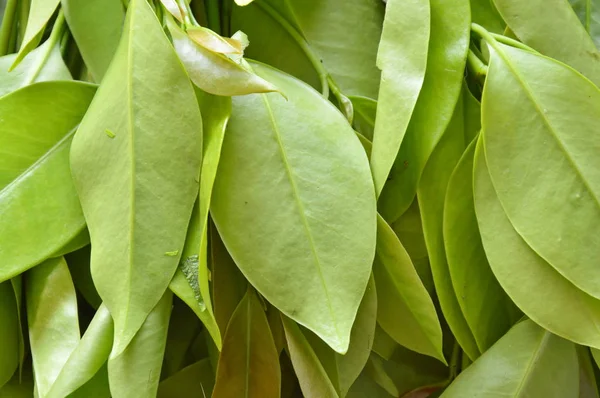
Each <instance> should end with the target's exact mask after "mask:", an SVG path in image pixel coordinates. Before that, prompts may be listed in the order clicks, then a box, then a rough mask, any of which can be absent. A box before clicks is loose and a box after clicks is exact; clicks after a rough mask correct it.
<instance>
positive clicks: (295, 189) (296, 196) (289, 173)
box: [261, 94, 340, 338]
mask: <svg viewBox="0 0 600 398" xmlns="http://www.w3.org/2000/svg"><path fill="white" fill-rule="evenodd" d="M261 96H262V98H263V102H264V103H265V107H266V108H267V112H268V114H269V121H270V122H271V125H272V126H273V133H274V135H275V139H276V140H277V146H278V148H279V150H280V154H281V158H282V161H283V164H284V166H285V171H286V174H287V177H288V180H289V182H290V185H291V187H292V191H293V196H294V200H295V202H296V206H297V207H298V212H299V213H300V218H301V219H302V224H303V226H304V230H305V232H306V236H307V237H308V240H309V243H310V248H311V252H312V254H313V258H314V262H315V266H316V269H317V274H318V276H319V279H320V281H321V285H322V288H323V290H324V292H325V296H326V299H327V307H328V309H329V313H330V316H331V319H332V320H333V326H334V328H335V332H336V336H337V337H338V338H339V337H340V331H339V328H338V324H337V319H336V317H335V312H334V311H333V306H332V303H331V298H330V296H329V290H328V289H327V284H326V282H325V277H324V276H323V270H322V267H321V262H320V260H319V256H318V254H317V251H316V248H315V242H314V240H313V236H312V232H311V230H310V226H309V225H308V220H307V219H306V214H305V212H304V206H303V205H302V202H301V200H300V195H299V194H298V187H297V186H296V182H295V180H294V177H293V174H292V170H291V166H290V164H289V162H288V159H287V154H286V151H285V148H284V147H283V142H282V140H281V133H280V132H279V128H278V127H277V122H276V121H275V116H274V115H273V110H272V108H271V104H270V103H269V99H268V98H267V95H266V94H262V95H261Z"/></svg>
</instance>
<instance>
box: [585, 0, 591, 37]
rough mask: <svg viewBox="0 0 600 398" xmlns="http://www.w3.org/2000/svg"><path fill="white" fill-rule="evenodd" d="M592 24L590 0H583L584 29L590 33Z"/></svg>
mask: <svg viewBox="0 0 600 398" xmlns="http://www.w3.org/2000/svg"><path fill="white" fill-rule="evenodd" d="M591 25H592V0H586V2H585V30H587V32H588V33H590V27H591Z"/></svg>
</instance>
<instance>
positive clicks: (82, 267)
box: [65, 246, 102, 309]
mask: <svg viewBox="0 0 600 398" xmlns="http://www.w3.org/2000/svg"><path fill="white" fill-rule="evenodd" d="M90 255H91V247H90V246H86V247H84V248H82V249H79V250H77V251H75V252H72V253H69V254H67V255H66V256H65V260H67V264H68V265H69V272H70V273H71V276H72V277H73V283H74V284H75V288H76V289H77V291H79V293H81V295H82V296H83V298H84V299H85V301H87V303H88V304H89V305H91V306H92V307H93V308H95V309H98V307H100V304H102V299H101V298H100V295H98V291H97V290H96V287H95V286H94V281H93V280H92V273H91V270H90Z"/></svg>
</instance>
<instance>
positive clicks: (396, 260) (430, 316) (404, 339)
mask: <svg viewBox="0 0 600 398" xmlns="http://www.w3.org/2000/svg"><path fill="white" fill-rule="evenodd" d="M373 272H374V274H375V283H376V284H377V296H378V297H377V300H378V301H379V302H380V303H386V305H380V306H379V307H378V308H377V321H378V323H379V325H381V327H382V328H383V330H385V332H386V333H388V334H389V335H390V336H391V337H392V338H393V339H394V340H396V341H397V342H398V343H399V344H402V345H403V346H405V347H407V348H409V349H411V350H414V351H416V352H418V353H421V354H425V355H430V356H432V357H434V358H437V359H439V360H440V361H442V362H444V363H445V361H446V360H445V359H444V354H443V353H442V329H441V326H440V323H439V320H438V318H437V314H436V312H435V307H434V306H433V301H431V297H430V296H429V294H428V293H427V290H426V289H425V286H423V283H422V282H421V280H420V279H419V275H418V274H417V272H416V271H415V268H414V266H413V264H412V261H411V260H410V257H409V256H408V253H407V252H406V250H405V249H404V247H403V246H402V243H400V241H399V240H398V237H397V236H396V234H395V233H394V231H393V230H392V229H391V228H390V226H389V225H388V224H387V223H386V222H385V221H384V220H383V218H382V217H379V218H378V220H377V253H376V255H375V265H374V269H373Z"/></svg>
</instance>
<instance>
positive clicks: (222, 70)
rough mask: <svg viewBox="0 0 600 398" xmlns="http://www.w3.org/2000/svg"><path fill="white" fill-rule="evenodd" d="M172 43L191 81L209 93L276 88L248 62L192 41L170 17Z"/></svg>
mask: <svg viewBox="0 0 600 398" xmlns="http://www.w3.org/2000/svg"><path fill="white" fill-rule="evenodd" d="M168 27H169V32H170V33H171V36H172V38H173V46H174V47H175V50H176V51H177V55H179V59H180V60H181V62H182V63H183V65H185V68H186V70H187V73H188V74H189V75H190V79H192V82H194V84H195V85H196V86H198V87H200V88H201V89H202V90H204V91H206V92H207V93H210V94H215V95H222V96H232V95H244V94H251V93H266V92H272V91H278V89H277V87H275V86H273V84H271V83H270V82H268V81H267V80H264V79H263V78H261V77H260V76H257V75H256V74H254V73H253V72H252V71H251V70H250V69H248V68H247V66H244V65H242V64H241V63H237V62H236V61H233V60H231V59H229V58H228V57H227V56H225V55H223V54H218V53H215V52H212V51H210V50H208V49H206V48H204V47H202V46H200V45H198V44H197V43H195V42H194V41H193V40H192V39H191V38H190V37H189V36H188V35H187V34H186V33H185V32H184V31H183V29H181V28H180V27H179V26H177V25H176V24H175V23H174V22H173V21H172V20H171V19H169V23H168Z"/></svg>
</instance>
